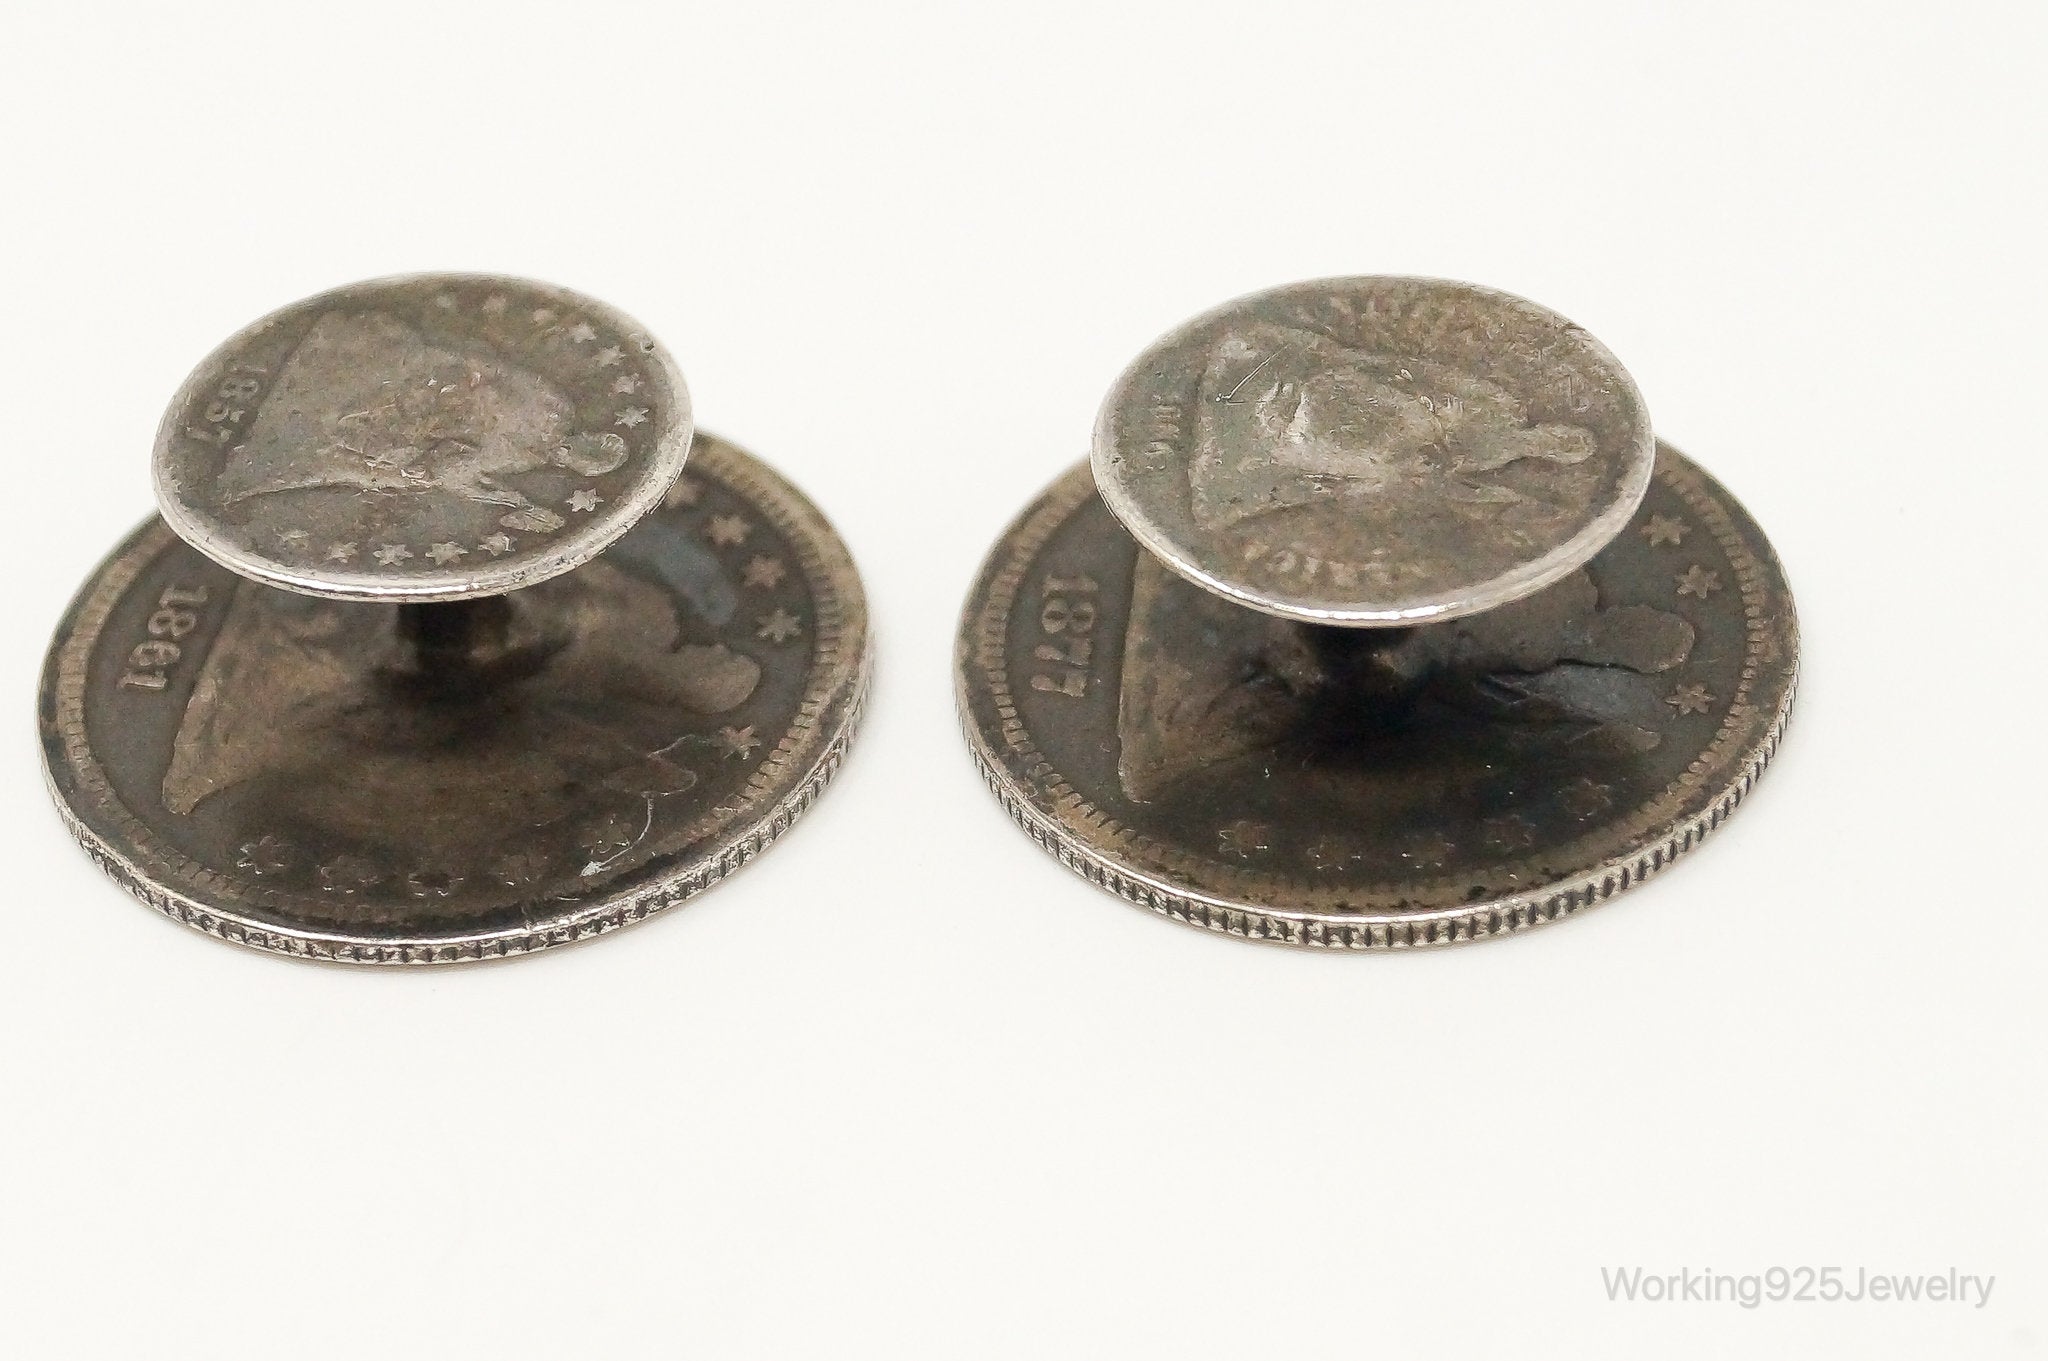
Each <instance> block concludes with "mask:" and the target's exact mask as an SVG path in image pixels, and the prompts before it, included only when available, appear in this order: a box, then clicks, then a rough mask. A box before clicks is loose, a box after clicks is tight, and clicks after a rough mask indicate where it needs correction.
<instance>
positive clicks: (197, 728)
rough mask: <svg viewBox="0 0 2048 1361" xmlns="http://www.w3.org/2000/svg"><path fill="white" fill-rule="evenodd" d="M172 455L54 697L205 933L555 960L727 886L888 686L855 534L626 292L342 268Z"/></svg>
mask: <svg viewBox="0 0 2048 1361" xmlns="http://www.w3.org/2000/svg"><path fill="white" fill-rule="evenodd" d="M444 299H446V300H448V303H447V305H444V303H443V301H442V300H444ZM515 310H516V311H517V313H518V316H517V319H516V324H515V323H514V322H513V321H508V320H507V318H508V316H511V314H513V313H514V312H515ZM542 313H546V314H547V316H545V317H541V316H540V314H542ZM536 328H539V330H536ZM540 331H552V332H553V334H549V335H542V334H540ZM585 332H589V333H590V334H588V335H586V334H584V333H585ZM280 337H282V339H280ZM224 356H225V357H224ZM245 375H248V376H254V377H256V378H257V379H258V380H259V381H258V385H257V386H256V387H255V388H253V389H252V388H246V387H245V385H244V383H243V379H244V376H245ZM209 394H211V395H209ZM609 407H618V408H619V410H620V412H621V413H622V414H621V415H620V416H615V417H614V418H613V423H614V424H615V425H618V426H619V431H618V432H614V431H611V430H605V429H602V428H600V421H599V419H598V418H599V417H600V416H602V415H604V414H605V411H604V408H609ZM625 414H631V415H633V416H634V417H636V418H635V419H632V420H630V421H626V420H624V419H623V417H624V415H625ZM216 417H218V418H219V419H220V420H222V421H223V422H224V424H223V425H222V428H224V429H229V430H230V434H229V435H228V437H226V438H224V439H220V440H217V441H214V444H215V445H216V446H217V447H214V448H208V447H207V442H206V441H204V440H200V439H198V438H197V437H196V436H194V435H192V434H191V433H189V431H188V427H192V426H193V425H194V422H195V421H198V422H207V421H211V420H214V419H215V418H216ZM642 426H647V427H650V428H648V429H646V430H644V431H643V430H642V429H641V427H642ZM198 428H200V429H202V430H203V429H205V428H206V427H205V426H204V425H201V426H200V427H198ZM693 450H694V452H693ZM158 453H159V461H158V465H157V471H158V488H159V492H160V494H161V495H162V498H163V501H164V509H165V517H164V519H162V520H152V521H150V522H149V523H147V524H145V525H144V526H142V527H141V528H140V529H138V530H137V531H136V532H135V534H133V535H131V536H130V538H129V539H128V541H127V542H126V543H125V544H123V545H122V546H121V547H120V548H118V549H117V550H116V551H115V552H114V554H113V556H111V557H110V558H109V559H108V560H107V561H106V562H105V563H103V564H102V565H101V566H100V568H99V569H98V570H97V571H96V572H95V574H94V575H93V577H92V579H91V580H89V581H88V582H87V583H86V585H85V587H84V589H83V590H82V591H81V592H80V594H79V596H78V598H77V600H76V601H75V602H74V604H73V606H72V608H71V611H70V613H69V614H68V615H67V616H66V618H65V620H64V622H63V624H62V626H61V627H60V628H59V630H58V633H57V637H56V640H55V642H54V643H53V644H52V646H51V650H50V654H49V658H48V660H47V662H46V663H45V667H44V673H43V683H42V694H41V714H40V717H41V726H42V734H43V747H44V762H45V767H46V770H47V773H48V777H49V783H50V786H51V788H52V790H53V791H54V793H55V795H56V798H57V803H58V807H59V809H60V810H61V811H62V813H63V814H64V817H65V820H66V822H67V824H68V825H69V826H70V827H71V829H72V831H73V832H74V833H75V834H76V835H77V837H78V838H79V840H80V841H81V842H83V843H84V845H85V846H86V849H87V850H88V851H89V852H90V853H91V854H92V855H93V857H94V858H95V859H96V860H97V861H99V863H100V864H101V865H102V866H103V867H104V868H106V869H107V871H108V872H109V873H110V874H112V875H113V876H114V877H115V878H116V879H117V880H118V881H119V882H120V883H121V884H122V885H123V886H124V887H126V888H128V889H129V890H130V891H131V892H133V893H135V894H136V895H137V896H138V897H140V898H142V899H143V901H145V902H147V903H149V904H150V905H151V906H153V907H156V908H158V909H159V910H160V911H162V912H164V913H166V914H167V915H169V916H171V917H173V918H175V919H177V920H180V921H183V922H185V923H187V924H189V925H192V926H194V927H197V928H198V929H200V930H202V931H205V932H207V933H209V934H212V935H215V936H219V937H222V938H224V939H227V940H231V941H234V942H236V943H239V944H244V945H249V946H254V947H257V948H260V949H266V950H273V951H278V952H282V953H286V954H293V955H301V956H306V957H312V958H320V959H334V960H341V961H346V962H357V963H439V962H452V961H459V960H472V959H482V958H491V957H497V956H504V955H512V954H521V953H528V952H531V951H533V950H536V949H540V948H543V947H545V946H548V945H554V944H560V943H564V942H567V941H572V940H579V939H584V938H587V937H590V936H595V935H598V934H602V933H604V932H606V931H609V930H612V929H614V928H616V927H618V926H621V925H625V924H627V923H629V922H632V921H637V920H639V919H641V918H643V917H645V916H648V915H651V914H652V913H654V912H657V911H660V910H662V909H663V908H665V907H668V906H671V905H673V904H675V903H677V902H680V901H682V900H683V899H684V898H687V897H689V896H690V895H691V894H693V893H695V892H697V891H698V890H700V889H702V888H704V887H706V886H708V885H709V884H711V883H713V882H715V881H717V880H718V879H719V878H721V877H722V876H724V875H725V874H727V873H729V872H730V871H731V870H733V869H736V868H737V867H738V866H740V865H741V864H744V863H745V862H746V861H747V860H749V859H750V858H752V856H753V855H754V854H756V853H757V852H758V851H759V850H760V849H762V848H763V847H764V846H765V845H767V844H768V842H770V841H771V840H773V839H774V838H775V837H776V836H777V835H779V834H780V833H781V832H782V831H784V830H786V829H787V827H788V826H789V824H790V823H791V822H792V821H793V820H794V819H795V817H797V816H798V815H799V814H801V813H802V812H803V811H804V810H805V809H806V808H808V807H809V806H810V804H811V802H812V801H813V800H814V799H815V797H816V795H817V793H818V791H819V790H820V789H821V788H822V787H823V785H824V784H825V782H826V781H827V780H829V779H830V777H831V776H832V774H833V773H834V772H835V771H836V770H837V768H838V764H839V762H840V760H841V758H842V756H843V753H844V751H845V748H846V745H847V743H848V741H849V740H850V738H851V735H852V731H853V727H854V725H855V723H856V721H857V719H858V715H859V711H860V706H861V701H862V697H863V693H864V688H865V683H866V675H867V663H866V654H867V622H866V611H865V606H864V603H863V599H862V595H861V589H860V582H859V579H858V577H857V575H856V574H855V571H854V568H853V564H852V562H851V561H850V559H849V558H848V556H847V554H846V550H845V548H844V546H843V545H842V544H841V543H840V541H839V539H838V537H837V535H836V534H834V533H833V531H832V529H831V526H830V525H829V524H827V523H826V521H825V520H824V518H823V517H822V516H821V515H819V514H818V512H817V511H816V509H815V508H813V507H812V506H811V505H810V504H809V503H808V502H807V501H805V500H804V499H803V497H802V496H801V495H800V494H798V493H797V492H796V491H795V490H794V489H793V488H791V487H790V486H789V485H788V484H787V483H785V482H783V481H782V480H781V479H780V478H778V477H777V476H775V474H774V473H772V472H770V471H769V470H768V469H767V468H766V467H764V466H763V465H762V464H760V463H759V462H758V461H756V460H755V459H753V458H751V457H750V456H749V455H747V454H745V453H743V452H741V451H740V450H739V449H737V448H735V447H734V446H732V445H730V444H726V443H724V442H722V441H720V440H717V439H714V438H710V437H708V436H702V435H698V436H696V437H695V438H694V441H693V439H692V435H691V432H690V429H689V407H688V398H687V396H686V395H685V392H684V389H683V386H682V382H681V379H680V377H679V375H677V374H676V373H675V370H674V367H673V365H672V364H671V363H670V362H669V360H668V359H667V357H666V355H664V354H663V353H662V352H661V350H660V349H659V347H658V346H656V345H655V344H654V342H653V341H652V340H651V339H649V338H648V337H646V335H645V334H644V333H643V332H640V331H638V330H637V329H636V328H634V327H633V326H632V325H631V323H629V322H626V321H624V319H623V318H620V317H619V316H618V314H616V313H614V312H611V311H610V310H609V309H606V308H604V307H603V306H602V305H601V304H597V303H595V302H592V301H591V300H589V299H584V298H579V297H577V296H576V295H573V294H570V293H568V292H566V291H565V290H561V289H556V288H548V287H544V286H541V285H535V284H528V283H524V282H521V281H518V280H511V279H494V278H469V277H463V276H439V277H437V276H429V277H422V278H415V279H406V280H384V281H378V282H376V283H372V284H367V285H359V286H356V287H354V288H348V289H341V290H337V291H336V292H334V293H330V294H326V295H323V296H322V297H321V298H318V299H314V300H312V301H311V302H309V303H301V304H298V305H296V306H294V307H291V308H287V309H285V310H284V311H283V312H281V313H279V314H278V316H277V318H274V319H272V320H271V321H267V322H264V323H259V324H258V326H256V327H254V328H251V329H250V330H249V331H247V332H244V333H243V335H242V336H240V337H237V338H236V339H235V340H234V341H231V342H230V343H229V345H228V346H226V347H224V349H223V351H222V352H221V353H220V354H217V355H216V356H215V357H214V358H213V359H210V360H209V361H208V362H207V364H206V365H203V366H202V368H201V370H200V373H199V375H198V376H196V377H195V378H194V380H192V382H190V383H188V384H187V386H186V389H185V390H184V391H183V392H181V393H180V395H179V397H178V399H177V401H176V403H174V405H173V408H172V413H171V416H170V418H169V419H167V421H166V422H165V434H164V439H163V442H162V443H160V445H159V450H158ZM686 455H687V456H688V457H689V472H688V474H687V475H681V476H679V475H678V474H679V470H680V469H681V468H682V466H683V462H684V459H685V456H686ZM605 505H609V506H613V507H614V508H615V512H616V513H615V514H614V515H613V516H612V518H610V519H608V520H604V521H600V520H599V519H598V518H597V515H596V511H597V508H598V507H599V506H605ZM174 531H189V533H190V535H191V537H190V538H188V539H181V538H180V537H179V534H178V533H176V532H174ZM607 544H609V545H610V548H609V551H606V552H605V553H604V554H603V556H602V557H600V558H596V560H594V561H592V560H591V559H592V557H593V555H595V554H596V553H597V552H598V550H600V549H603V548H605V547H606V545H607ZM343 549H349V550H353V551H349V552H343V551H340V550H343ZM470 558H475V559H477V561H478V564H479V565H478V566H476V567H473V568H472V567H468V566H466V565H465V564H466V562H467V560H468V559H470ZM385 559H389V561H388V562H387V561H385ZM579 563H580V564H583V565H582V566H580V567H579V566H577V564H579ZM571 567H575V568H576V570H574V571H567V570H565V569H568V568H571ZM514 584H516V585H520V586H521V589H518V590H512V591H510V592H509V593H505V594H480V592H486V591H490V592H495V591H500V590H503V589H505V588H506V587H508V586H509V585H514ZM272 586H286V587H289V588H290V589H287V590H275V589H270V587H272Z"/></svg>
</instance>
